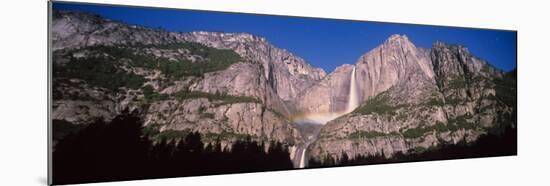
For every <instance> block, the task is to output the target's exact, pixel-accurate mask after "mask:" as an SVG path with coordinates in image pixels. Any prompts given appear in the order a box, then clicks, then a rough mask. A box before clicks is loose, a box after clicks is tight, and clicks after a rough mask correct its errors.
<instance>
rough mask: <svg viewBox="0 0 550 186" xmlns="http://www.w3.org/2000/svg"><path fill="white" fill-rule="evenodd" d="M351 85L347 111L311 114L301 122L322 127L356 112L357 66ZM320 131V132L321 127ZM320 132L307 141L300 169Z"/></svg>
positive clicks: (300, 156)
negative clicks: (310, 145)
mask: <svg viewBox="0 0 550 186" xmlns="http://www.w3.org/2000/svg"><path fill="white" fill-rule="evenodd" d="M349 84H350V86H349V96H348V103H347V105H346V110H345V111H343V112H335V113H328V114H319V113H318V114H310V115H308V119H305V120H302V121H301V122H306V123H314V124H318V125H322V124H325V123H327V122H328V121H330V120H333V119H335V118H337V117H340V116H342V115H344V114H347V113H350V112H353V110H355V109H356V108H357V107H358V106H359V98H358V97H357V84H356V82H355V66H354V67H353V70H352V72H351V77H350V83H349ZM318 129H319V130H320V126H319V128H318ZM318 132H319V131H318V130H317V131H316V134H315V135H313V136H309V137H308V138H307V139H306V140H307V141H306V143H305V144H304V146H303V147H302V149H301V152H300V153H299V154H298V155H299V163H298V167H299V168H304V167H305V166H306V161H307V158H306V151H307V147H308V146H309V144H311V143H312V142H313V141H315V139H316V135H317V133H318Z"/></svg>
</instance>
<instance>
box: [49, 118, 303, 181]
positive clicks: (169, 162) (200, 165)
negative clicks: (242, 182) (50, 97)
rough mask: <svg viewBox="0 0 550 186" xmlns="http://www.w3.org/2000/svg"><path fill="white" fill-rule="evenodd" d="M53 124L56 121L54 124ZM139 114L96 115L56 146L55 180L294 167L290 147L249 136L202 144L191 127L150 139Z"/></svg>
mask: <svg viewBox="0 0 550 186" xmlns="http://www.w3.org/2000/svg"><path fill="white" fill-rule="evenodd" d="M54 125H55V124H54ZM142 129H143V127H142V121H141V119H140V118H139V117H138V116H136V115H135V114H122V115H119V116H117V117H115V118H114V119H113V120H112V121H111V122H109V123H106V122H103V121H101V120H98V121H96V122H94V123H92V124H89V125H88V126H86V127H84V128H83V129H80V130H78V132H75V133H73V134H69V135H67V136H66V137H64V138H63V139H62V140H59V142H58V143H57V144H56V146H55V150H54V152H53V182H54V184H72V183H89V182H103V181H121V180H135V179H151V178H166V177H180V176H195V175H212V174H222V173H223V174H226V173H242V172H254V171H268V170H286V169H292V168H293V165H292V161H291V159H290V155H289V152H288V149H287V148H286V147H285V146H284V145H283V144H281V143H279V142H270V144H269V148H267V151H266V147H265V145H264V143H258V142H256V141H253V140H251V138H250V137H248V138H246V139H242V140H237V141H235V142H234V143H232V145H231V146H230V147H225V148H222V145H221V143H220V142H219V141H218V142H215V143H209V144H204V143H203V141H202V138H201V134H199V133H197V132H192V133H190V134H188V135H187V136H186V137H184V138H182V139H179V140H167V139H162V140H160V141H152V140H151V139H150V138H148V137H147V136H146V135H144V134H143V132H142Z"/></svg>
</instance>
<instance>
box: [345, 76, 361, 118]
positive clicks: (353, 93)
mask: <svg viewBox="0 0 550 186" xmlns="http://www.w3.org/2000/svg"><path fill="white" fill-rule="evenodd" d="M349 84H350V86H349V97H348V105H347V107H346V113H350V112H352V111H353V110H355V108H357V107H358V106H359V105H358V104H359V101H358V100H357V86H356V83H355V66H354V67H353V71H352V72H351V77H350V83H349Z"/></svg>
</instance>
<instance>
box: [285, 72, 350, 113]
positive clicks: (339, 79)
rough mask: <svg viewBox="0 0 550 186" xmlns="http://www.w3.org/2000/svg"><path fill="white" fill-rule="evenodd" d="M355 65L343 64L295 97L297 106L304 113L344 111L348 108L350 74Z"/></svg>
mask: <svg viewBox="0 0 550 186" xmlns="http://www.w3.org/2000/svg"><path fill="white" fill-rule="evenodd" d="M352 70H353V65H347V64H345V65H342V66H339V67H337V68H336V69H335V70H334V72H332V73H330V74H329V75H327V76H326V77H325V78H323V79H322V80H321V81H319V82H317V83H315V84H314V85H312V86H311V87H309V88H308V89H306V90H305V91H303V92H302V93H301V94H299V95H298V97H297V98H296V99H295V103H296V108H297V110H298V111H300V112H304V113H329V112H342V111H344V110H345V109H346V106H347V102H348V97H349V87H350V84H349V83H350V77H351V76H350V74H351V71H352Z"/></svg>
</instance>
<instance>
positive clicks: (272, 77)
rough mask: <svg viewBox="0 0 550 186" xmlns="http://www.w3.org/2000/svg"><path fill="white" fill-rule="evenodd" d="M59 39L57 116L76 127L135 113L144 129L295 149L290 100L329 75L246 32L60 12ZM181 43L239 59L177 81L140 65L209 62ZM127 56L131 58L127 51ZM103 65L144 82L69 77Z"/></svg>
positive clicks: (55, 33) (55, 28)
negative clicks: (77, 69)
mask: <svg viewBox="0 0 550 186" xmlns="http://www.w3.org/2000/svg"><path fill="white" fill-rule="evenodd" d="M52 39H53V50H54V60H53V61H54V89H55V90H54V101H53V118H54V119H56V120H66V121H69V122H72V123H74V124H86V123H91V122H93V121H94V120H95V119H104V120H107V121H108V120H110V119H112V118H113V117H114V116H115V115H117V114H118V113H120V112H121V111H123V110H126V109H130V110H138V111H140V112H141V113H143V117H144V118H145V121H146V122H145V125H150V124H154V125H161V126H162V127H160V129H161V130H180V131H184V130H191V131H199V132H201V133H208V134H213V135H214V134H215V135H222V134H223V135H225V137H227V136H230V137H238V136H242V135H251V136H252V137H254V138H255V139H257V140H264V141H269V140H276V141H279V142H283V143H285V144H287V145H289V146H294V145H299V144H301V143H303V142H302V139H301V138H302V137H301V136H300V134H299V132H298V131H297V129H295V128H294V127H293V126H292V124H291V121H289V119H288V118H289V115H290V114H291V112H292V111H294V110H295V109H294V105H292V104H288V102H289V101H291V100H292V99H293V98H295V97H296V95H298V94H300V93H301V92H302V91H304V90H305V89H306V88H307V87H309V86H311V85H312V84H314V82H316V81H318V80H320V79H322V78H323V77H324V76H325V72H324V71H323V70H322V69H319V68H313V67H312V66H311V65H309V64H308V63H306V62H305V61H304V60H303V59H301V58H299V57H297V56H294V55H293V54H292V53H290V52H288V51H286V50H284V49H279V48H277V47H275V46H273V45H271V44H269V43H268V42H267V41H266V40H265V39H264V38H261V37H257V36H253V35H250V34H246V33H215V32H191V33H175V32H166V31H162V30H156V29H150V28H144V27H140V26H130V25H127V24H124V23H119V22H114V21H110V20H106V19H103V18H101V17H99V16H96V15H91V14H86V13H79V12H54V16H53V22H52ZM179 43H200V44H202V45H205V46H200V47H206V48H204V49H207V50H218V51H216V52H220V53H223V52H224V50H226V49H229V50H231V51H232V52H235V53H236V54H238V55H239V57H240V59H239V61H235V62H234V63H233V64H231V65H229V66H228V67H227V68H226V69H220V70H215V71H211V72H206V73H203V74H201V75H200V76H196V75H184V76H183V77H180V76H178V77H177V78H174V77H172V76H173V75H172V74H177V72H176V73H174V72H171V71H170V70H169V69H170V68H165V69H162V68H159V66H162V65H159V64H157V65H156V66H147V65H146V64H145V65H144V64H141V62H142V60H140V59H141V58H146V59H149V58H151V59H155V60H161V59H162V60H165V61H168V62H174V63H177V62H182V63H183V62H188V63H190V64H191V63H194V64H195V65H196V64H198V63H202V62H205V61H208V60H210V59H209V58H208V57H207V56H204V55H203V54H202V53H201V51H193V50H194V49H193V47H192V46H191V47H187V48H186V47H182V48H174V46H175V45H178V44H179ZM98 46H99V47H98ZM121 51H122V52H121ZM127 51H130V52H129V53H130V54H127V53H124V52H127ZM120 55H122V56H120ZM133 56H138V57H136V58H133ZM98 59H101V60H107V61H108V62H109V61H111V62H112V63H113V64H114V65H112V66H111V65H107V67H109V68H113V70H115V71H117V72H120V73H122V75H124V74H126V75H131V76H130V77H134V79H140V78H143V79H144V82H143V83H142V84H139V85H138V86H134V87H120V88H117V89H115V90H110V89H108V88H106V87H105V86H101V85H99V86H98V85H97V82H96V83H95V84H94V83H91V82H89V81H91V80H89V81H87V80H84V79H85V78H84V77H83V78H79V77H77V78H75V77H73V76H74V74H72V75H73V76H71V77H68V75H67V74H71V73H70V70H67V69H69V67H70V66H71V65H73V66H74V65H80V64H82V63H75V62H74V61H78V60H81V61H86V60H92V61H93V60H98ZM221 59H223V58H221ZM168 62H167V63H168ZM198 66H200V65H198ZM174 67H178V65H174ZM167 69H168V70H167ZM55 71H60V74H56V73H55ZM65 71H67V72H65ZM61 72H62V73H61ZM136 76H139V77H138V78H135V77H136ZM124 77H125V78H128V77H127V76H124ZM92 80H93V79H92ZM182 92H184V93H182ZM185 92H188V93H190V96H187V97H186V96H184V98H178V93H180V95H181V94H186V93H185ZM146 94H152V96H150V95H146ZM197 95H198V96H197ZM193 96H195V97H193ZM149 97H151V98H149ZM180 97H181V96H180ZM227 140H229V141H230V140H232V139H227ZM291 149H292V148H291Z"/></svg>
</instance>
